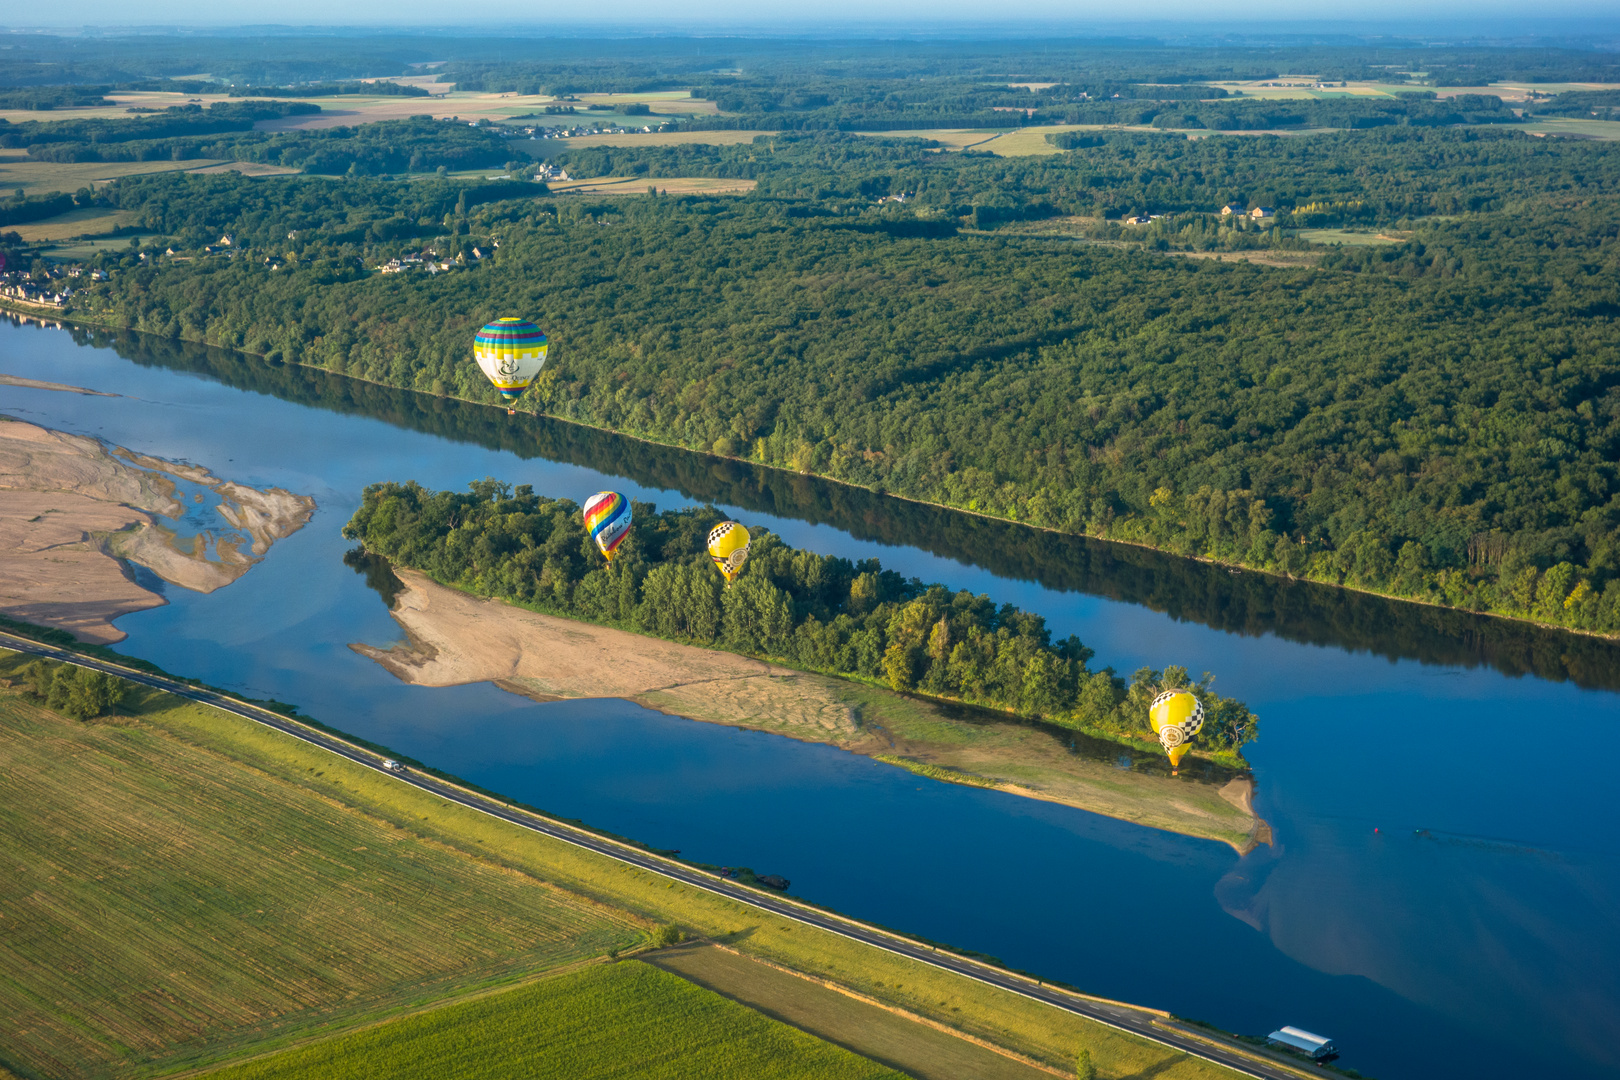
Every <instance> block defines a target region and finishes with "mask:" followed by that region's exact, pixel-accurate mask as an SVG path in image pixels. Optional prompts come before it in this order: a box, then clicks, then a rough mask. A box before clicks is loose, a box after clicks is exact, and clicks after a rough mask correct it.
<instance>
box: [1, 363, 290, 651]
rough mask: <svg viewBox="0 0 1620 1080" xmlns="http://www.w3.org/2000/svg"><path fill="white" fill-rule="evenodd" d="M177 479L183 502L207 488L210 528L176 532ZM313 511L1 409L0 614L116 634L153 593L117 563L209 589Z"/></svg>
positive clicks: (96, 635) (90, 636)
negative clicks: (216, 521)
mask: <svg viewBox="0 0 1620 1080" xmlns="http://www.w3.org/2000/svg"><path fill="white" fill-rule="evenodd" d="M41 388H43V389H61V390H64V391H71V392H75V393H94V392H95V391H88V390H84V389H83V388H80V387H66V386H62V387H58V386H55V385H54V384H52V385H44V386H42V387H41ZM182 484H187V485H191V486H192V487H193V489H194V490H193V492H192V494H191V499H192V501H193V502H196V501H201V500H203V499H205V498H207V495H206V494H205V492H211V493H212V494H213V496H214V497H215V498H217V499H218V504H217V506H216V510H217V512H218V514H219V516H220V518H221V519H222V521H221V527H220V528H219V529H218V530H217V531H215V530H204V531H202V532H200V533H196V534H194V535H190V536H186V535H182V534H181V533H180V532H179V531H177V528H176V526H177V525H178V523H179V519H180V518H181V517H182V516H183V515H184V514H185V513H186V510H187V508H188V507H187V501H186V499H185V498H184V497H183V496H184V495H185V492H184V491H183V490H182V486H181V485H182ZM196 489H200V490H196ZM314 511H315V502H314V500H313V499H311V498H309V497H308V496H304V495H294V494H293V493H291V492H288V491H282V490H280V489H277V488H272V489H270V490H268V491H259V490H257V489H255V488H250V487H247V486H246V485H243V484H236V483H231V482H228V481H223V480H219V479H218V478H216V477H214V476H213V475H211V474H210V473H209V472H208V470H206V469H202V468H198V467H197V466H194V465H183V464H177V463H174V462H168V461H162V460H159V459H157V458H151V457H146V456H144V455H140V454H133V453H130V452H129V451H127V450H122V449H119V448H117V447H112V448H109V447H107V446H104V445H103V444H102V443H100V442H99V441H97V440H95V439H92V438H88V437H86V436H83V435H70V434H67V433H65V432H60V431H52V430H50V429H48V428H42V427H38V426H36V425H34V424H29V423H26V422H24V421H21V420H13V419H9V418H6V417H0V614H5V615H7V616H10V617H11V618H15V619H22V620H24V621H26V622H31V623H37V624H39V625H42V626H51V627H56V628H58V629H61V630H66V631H68V632H69V633H71V634H74V635H75V636H77V637H78V638H80V639H82V640H84V641H90V642H97V643H101V644H106V643H110V642H114V641H120V640H122V639H123V637H124V634H123V632H122V631H120V630H118V629H116V628H115V627H114V626H113V625H112V622H113V620H114V619H116V618H118V617H119V616H120V615H126V614H128V613H130V612H132V611H140V610H142V609H145V608H150V607H157V606H159V605H161V604H163V603H164V600H163V598H162V597H161V596H159V595H158V594H156V593H154V592H152V591H150V590H148V589H145V588H142V587H141V586H140V585H138V584H137V583H136V581H135V579H134V575H133V573H132V572H131V571H130V569H129V567H128V565H127V563H134V564H137V565H140V566H143V567H145V568H147V569H148V570H151V571H152V572H153V573H154V574H156V575H157V576H158V577H160V578H162V579H163V580H164V581H167V582H170V583H171V584H174V585H178V586H180V587H182V588H186V589H191V590H193V591H196V592H205V593H206V592H213V591H214V590H215V589H219V588H223V587H224V586H226V585H229V584H230V583H231V582H233V581H235V580H236V579H237V578H239V577H241V576H242V575H243V574H245V573H246V572H247V571H248V570H249V569H250V568H251V567H252V566H253V565H254V563H256V562H258V561H259V559H261V558H263V556H264V554H265V552H267V551H268V550H269V549H270V545H271V544H273V543H274V542H275V541H276V540H279V539H281V538H283V537H285V536H288V535H291V534H292V533H294V532H296V531H297V530H298V529H300V528H302V527H303V526H304V524H305V523H306V522H308V521H309V518H310V515H311V514H313V513H314Z"/></svg>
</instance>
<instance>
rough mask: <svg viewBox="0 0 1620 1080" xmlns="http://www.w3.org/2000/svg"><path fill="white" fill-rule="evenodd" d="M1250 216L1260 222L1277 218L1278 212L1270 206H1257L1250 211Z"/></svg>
mask: <svg viewBox="0 0 1620 1080" xmlns="http://www.w3.org/2000/svg"><path fill="white" fill-rule="evenodd" d="M1249 216H1250V217H1252V218H1254V219H1255V220H1256V221H1259V220H1260V219H1261V218H1268V217H1276V216H1277V211H1275V210H1273V209H1272V208H1271V207H1269V206H1257V207H1255V208H1254V209H1253V210H1250V211H1249Z"/></svg>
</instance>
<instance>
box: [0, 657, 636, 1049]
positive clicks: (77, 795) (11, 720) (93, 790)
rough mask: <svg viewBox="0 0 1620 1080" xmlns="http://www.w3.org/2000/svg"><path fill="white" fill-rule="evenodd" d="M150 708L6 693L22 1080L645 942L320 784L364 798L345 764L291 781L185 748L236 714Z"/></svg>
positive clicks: (321, 1025) (8, 943)
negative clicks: (195, 732)
mask: <svg viewBox="0 0 1620 1080" xmlns="http://www.w3.org/2000/svg"><path fill="white" fill-rule="evenodd" d="M4 655H5V657H6V661H5V662H4V663H3V664H0V667H3V668H4V670H0V675H9V674H11V673H13V672H14V670H15V668H16V667H17V666H18V662H17V660H16V658H15V657H14V656H13V655H12V654H4ZM132 711H134V712H135V713H136V715H135V716H134V717H133V718H128V719H120V720H118V721H116V722H103V723H78V722H75V721H71V720H66V719H64V718H62V717H60V716H57V715H55V714H53V713H48V712H45V711H43V710H41V709H39V708H37V707H35V706H34V705H32V704H31V703H30V702H29V701H28V700H27V699H25V698H24V697H22V696H21V694H20V693H19V692H17V691H0V864H3V865H5V866H7V867H8V868H9V869H8V872H7V873H6V875H5V876H4V880H0V912H3V913H4V916H5V917H4V919H3V920H0V1016H4V1017H5V1018H6V1021H5V1025H4V1026H5V1028H6V1037H5V1039H4V1042H3V1045H0V1064H3V1065H5V1066H8V1067H10V1068H11V1069H13V1070H14V1071H17V1072H19V1073H21V1074H22V1075H28V1076H74V1077H92V1078H93V1077H105V1076H122V1075H128V1074H129V1073H130V1072H131V1071H132V1070H138V1071H142V1072H146V1071H152V1070H154V1069H159V1068H161V1069H172V1068H177V1067H181V1066H185V1065H194V1064H202V1063H205V1062H207V1061H210V1060H217V1059H219V1058H220V1057H222V1056H225V1055H228V1054H230V1053H231V1052H233V1051H238V1050H240V1049H241V1048H242V1047H244V1046H246V1045H248V1044H258V1045H261V1046H262V1045H265V1044H269V1045H274V1044H276V1043H277V1042H278V1041H281V1040H286V1039H288V1038H291V1037H297V1036H303V1035H307V1034H309V1033H312V1032H315V1031H318V1030H323V1029H329V1028H332V1027H334V1026H341V1025H344V1024H349V1023H353V1022H355V1021H357V1020H359V1019H361V1018H363V1017H367V1016H376V1015H387V1014H388V1013H389V1012H390V1011H392V1010H396V1009H399V1008H402V1007H408V1006H414V1005H418V1004H421V1003H424V1002H430V1001H433V1000H436V999H439V998H443V997H446V996H448V995H450V994H452V993H456V992H459V991H461V990H463V989H465V988H467V987H471V986H478V985H483V984H487V983H490V982H491V981H498V980H504V979H513V978H518V977H521V976H523V975H528V974H532V973H535V972H538V971H543V970H546V969H549V968H553V967H556V966H559V965H562V964H566V963H570V962H573V961H577V960H579V959H582V958H586V957H591V956H597V955H601V954H603V953H605V952H607V951H608V950H610V949H612V948H615V947H623V946H626V945H629V944H631V943H633V942H635V941H637V940H640V938H641V936H642V935H641V930H640V927H639V924H638V922H637V921H636V920H634V919H633V918H631V917H629V916H626V915H623V914H622V913H619V912H616V911H613V910H611V909H608V908H605V907H603V906H602V905H600V904H598V903H595V902H593V901H591V900H588V899H585V898H583V897H581V896H578V895H576V894H572V893H569V892H566V891H564V890H561V889H558V888H556V887H554V886H548V885H547V884H545V883H544V882H542V881H540V880H537V879H535V878H534V877H531V876H529V875H526V874H523V873H519V872H514V871H512V870H510V869H507V868H504V867H501V866H498V865H496V864H494V863H493V862H491V861H489V860H487V859H480V858H478V857H476V856H475V855H471V854H467V853H463V852H461V851H457V850H454V849H452V848H450V847H448V846H446V845H444V844H442V843H438V842H435V841H433V840H430V839H428V838H425V837H423V836H421V835H419V834H413V833H411V832H409V831H407V830H406V829H404V828H402V827H401V826H400V825H399V824H397V823H392V822H388V821H384V820H380V819H378V818H377V817H375V816H367V815H362V814H358V813H355V812H353V811H352V810H350V809H349V808H348V807H346V806H345V805H344V802H343V801H342V800H341V799H338V798H333V797H330V795H327V794H324V793H322V792H320V791H317V790H311V789H310V788H309V787H306V786H304V785H302V784H300V783H297V782H296V779H297V777H296V773H297V772H298V771H302V772H305V773H306V775H307V776H308V777H309V778H310V779H311V780H312V781H314V782H315V783H316V784H318V785H320V786H321V787H323V788H325V789H326V790H327V791H329V792H332V793H334V794H339V793H341V792H342V791H343V785H344V780H343V778H341V777H339V776H337V775H335V774H334V772H333V771H332V770H331V769H329V768H328V767H327V766H328V763H329V761H330V760H331V759H320V758H317V757H313V756H312V757H311V758H310V759H309V761H308V764H306V765H305V766H304V767H303V769H301V770H295V769H292V768H285V769H284V770H283V773H282V775H280V776H272V775H268V774H267V773H266V772H264V771H262V770H259V769H255V768H251V767H244V766H242V765H241V764H239V763H237V762H234V761H231V760H230V759H228V758H226V757H223V756H221V755H219V754H217V753H215V752H212V751H210V750H207V749H204V748H202V747H200V746H197V745H195V744H194V743H191V742H188V741H186V740H185V739H183V738H181V737H177V732H178V733H184V732H185V730H186V729H187V728H188V727H190V726H194V725H206V724H207V723H208V721H209V719H210V717H209V716H208V715H207V714H208V713H209V712H212V711H213V710H205V709H204V708H203V707H202V706H197V705H193V704H190V703H180V702H179V701H178V700H177V699H174V698H171V697H169V696H167V695H162V694H157V693H149V694H148V695H147V696H146V697H145V698H143V699H141V700H140V701H139V702H138V704H137V705H136V706H135V707H134V708H133V710H132ZM470 846H471V847H472V848H474V849H476V842H473V843H472V844H471V845H470Z"/></svg>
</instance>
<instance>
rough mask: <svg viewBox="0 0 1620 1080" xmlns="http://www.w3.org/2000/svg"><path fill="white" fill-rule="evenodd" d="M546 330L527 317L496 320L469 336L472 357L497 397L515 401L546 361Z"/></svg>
mask: <svg viewBox="0 0 1620 1080" xmlns="http://www.w3.org/2000/svg"><path fill="white" fill-rule="evenodd" d="M546 348H547V346H546V332H545V331H544V330H542V329H540V328H539V327H538V326H536V325H534V323H532V322H530V321H529V320H527V319H511V318H507V319H496V320H495V321H494V322H492V323H489V324H488V325H487V326H485V327H484V328H483V329H482V330H480V331H478V333H476V334H474V335H473V356H475V357H477V358H478V366H479V367H480V368H481V369H483V372H484V374H485V375H486V376H487V377H488V378H489V381H490V382H492V383H494V384H495V389H497V390H499V391H500V392H501V397H503V398H505V399H506V400H507V401H515V400H517V398H518V397H519V396H520V395H521V394H522V393H523V391H524V390H526V389H528V387H529V384H530V383H531V382H533V381H534V377H535V376H536V375H538V374H540V369H541V368H542V367H545V364H546Z"/></svg>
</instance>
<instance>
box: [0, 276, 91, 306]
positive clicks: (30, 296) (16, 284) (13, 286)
mask: <svg viewBox="0 0 1620 1080" xmlns="http://www.w3.org/2000/svg"><path fill="white" fill-rule="evenodd" d="M0 296H4V297H6V298H8V299H11V300H15V301H17V302H18V303H22V304H32V305H34V306H35V307H53V308H61V307H66V306H67V302H68V301H69V300H70V299H72V297H73V289H72V288H70V287H67V286H64V287H62V288H61V289H56V288H54V287H52V286H51V284H50V283H49V282H46V283H44V284H37V283H35V282H33V281H29V280H27V279H26V278H25V279H23V280H21V281H7V282H5V283H4V284H0Z"/></svg>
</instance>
